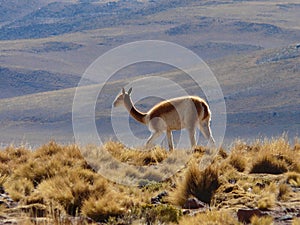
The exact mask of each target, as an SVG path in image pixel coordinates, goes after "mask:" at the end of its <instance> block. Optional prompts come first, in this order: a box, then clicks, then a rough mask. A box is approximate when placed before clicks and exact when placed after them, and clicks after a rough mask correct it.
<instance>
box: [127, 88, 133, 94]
mask: <svg viewBox="0 0 300 225" xmlns="http://www.w3.org/2000/svg"><path fill="white" fill-rule="evenodd" d="M131 91H132V87H131V88H129V90H128V95H130V94H131Z"/></svg>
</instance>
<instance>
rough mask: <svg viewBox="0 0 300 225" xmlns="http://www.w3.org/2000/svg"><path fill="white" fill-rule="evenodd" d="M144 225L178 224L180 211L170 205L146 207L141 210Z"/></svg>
mask: <svg viewBox="0 0 300 225" xmlns="http://www.w3.org/2000/svg"><path fill="white" fill-rule="evenodd" d="M142 215H143V217H144V218H145V223H146V224H155V223H157V222H158V224H169V223H178V221H179V219H180V217H181V211H180V210H179V209H177V208H175V207H174V206H171V205H146V206H144V207H143V208H142Z"/></svg>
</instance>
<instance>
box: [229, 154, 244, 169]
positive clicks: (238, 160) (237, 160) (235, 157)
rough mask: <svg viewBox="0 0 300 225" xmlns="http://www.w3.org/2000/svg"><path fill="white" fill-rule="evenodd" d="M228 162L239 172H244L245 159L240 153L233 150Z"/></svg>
mask: <svg viewBox="0 0 300 225" xmlns="http://www.w3.org/2000/svg"><path fill="white" fill-rule="evenodd" d="M229 163H230V165H232V166H233V167H234V168H235V169H236V170H237V171H239V172H244V171H245V169H246V166H247V161H246V159H245V158H244V157H243V156H241V154H238V153H235V152H234V153H232V154H231V155H230V157H229Z"/></svg>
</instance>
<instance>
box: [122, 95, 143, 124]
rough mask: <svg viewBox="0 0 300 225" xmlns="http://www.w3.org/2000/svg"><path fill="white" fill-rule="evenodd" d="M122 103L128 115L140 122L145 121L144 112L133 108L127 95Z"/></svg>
mask: <svg viewBox="0 0 300 225" xmlns="http://www.w3.org/2000/svg"><path fill="white" fill-rule="evenodd" d="M124 104H125V107H126V109H127V110H128V112H129V113H130V115H131V116H132V117H133V118H134V119H135V120H137V121H138V122H140V123H145V116H146V113H143V112H141V111H139V110H137V109H136V108H135V106H134V105H133V103H132V101H131V99H130V97H129V96H128V95H126V96H125V98H124Z"/></svg>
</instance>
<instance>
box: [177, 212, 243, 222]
mask: <svg viewBox="0 0 300 225" xmlns="http://www.w3.org/2000/svg"><path fill="white" fill-rule="evenodd" d="M190 224H193V225H211V224H213V225H239V224H240V223H239V222H238V220H237V219H236V218H234V216H233V215H232V213H230V212H226V211H206V212H203V213H198V214H196V215H195V216H184V217H182V219H181V220H180V221H179V225H190Z"/></svg>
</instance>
